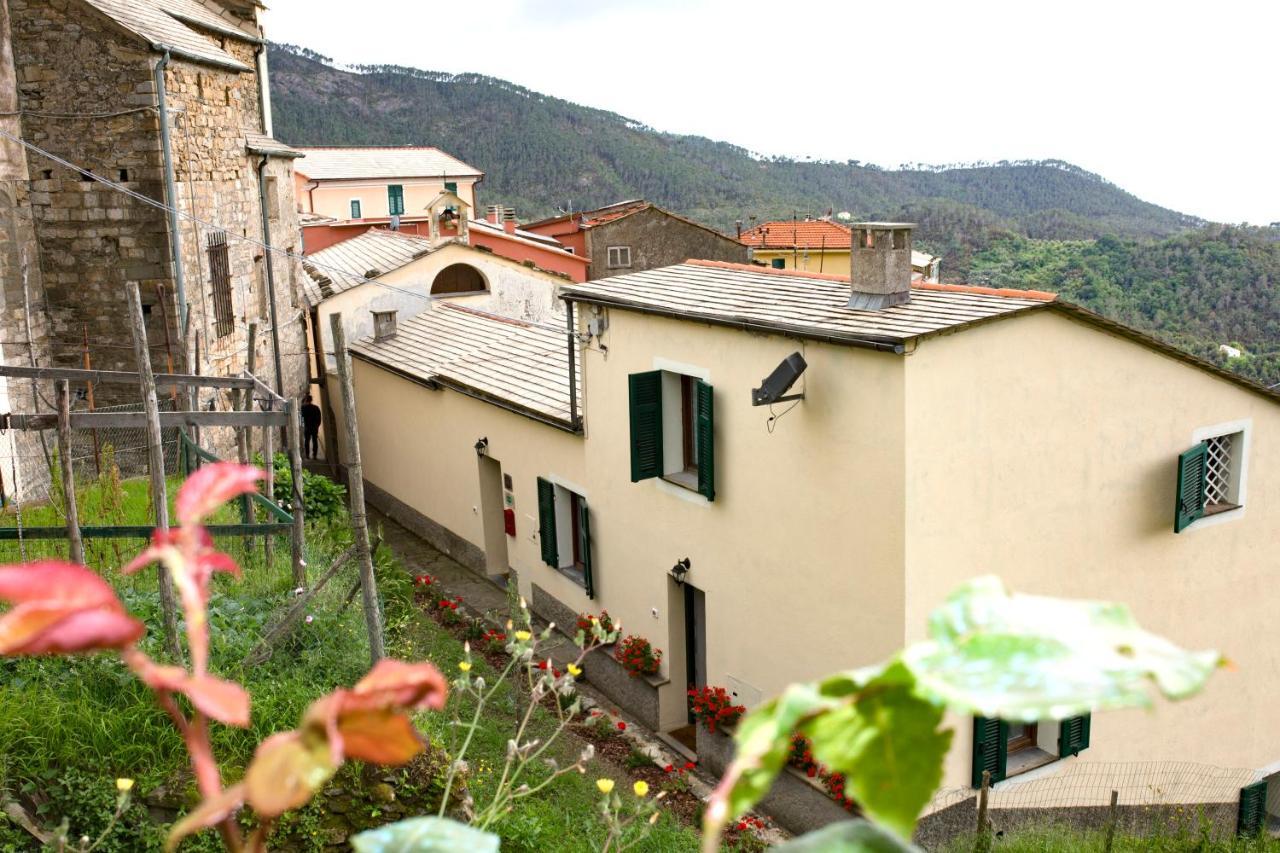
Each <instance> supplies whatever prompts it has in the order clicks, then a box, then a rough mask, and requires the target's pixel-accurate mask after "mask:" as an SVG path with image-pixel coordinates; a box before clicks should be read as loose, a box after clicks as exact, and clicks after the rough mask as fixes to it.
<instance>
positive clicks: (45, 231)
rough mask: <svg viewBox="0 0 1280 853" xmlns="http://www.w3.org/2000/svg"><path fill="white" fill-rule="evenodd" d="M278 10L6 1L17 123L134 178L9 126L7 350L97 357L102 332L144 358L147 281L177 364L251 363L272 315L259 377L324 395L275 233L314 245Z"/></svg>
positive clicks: (17, 391)
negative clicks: (268, 19)
mask: <svg viewBox="0 0 1280 853" xmlns="http://www.w3.org/2000/svg"><path fill="white" fill-rule="evenodd" d="M260 10H261V5H260V3H258V2H257V0H0V130H3V131H4V132H5V133H8V134H10V135H12V136H20V137H21V138H22V139H23V140H24V141H25V142H27V143H29V144H30V145H33V146H38V147H39V148H41V149H44V150H45V151H48V152H50V153H52V154H54V155H57V156H58V157H60V158H62V159H64V160H65V161H67V163H70V164H74V165H75V166H78V167H80V168H82V169H85V170H88V171H90V172H92V174H93V175H95V176H100V177H102V178H105V179H107V180H109V181H111V182H113V183H114V184H117V185H118V186H116V187H112V186H108V185H106V184H104V183H101V182H99V181H97V180H95V179H94V178H92V177H90V176H88V175H85V174H83V173H81V172H78V171H76V170H75V169H72V168H69V167H68V166H66V165H63V164H60V163H58V162H56V161H54V160H52V159H50V158H48V157H46V156H44V155H43V154H41V153H39V152H37V151H34V150H32V149H30V148H24V147H22V146H20V145H18V144H16V143H14V142H13V141H12V140H11V139H8V138H5V137H0V272H2V273H3V294H2V298H3V306H2V308H0V324H2V328H0V341H3V356H4V359H5V363H7V364H30V363H35V364H39V365H41V366H45V365H56V366H74V367H80V366H82V365H83V362H84V354H85V350H86V341H87V351H88V354H89V359H90V361H91V363H92V366H93V367H94V368H98V369H108V370H134V369H136V362H135V359H134V353H133V347H132V338H131V335H130V332H129V324H128V321H127V317H128V313H127V306H126V304H125V301H124V298H125V294H126V285H127V284H128V283H130V282H136V283H137V284H138V286H139V289H140V291H141V293H142V299H143V303H144V313H145V314H146V317H147V324H148V329H147V332H148V336H149V341H150V344H151V360H152V363H153V366H154V367H155V368H156V370H157V371H164V370H168V369H169V368H170V365H172V369H173V370H175V371H180V372H197V371H198V372H200V373H203V374H212V375H234V374H237V373H239V372H240V371H241V370H243V369H244V367H245V364H246V356H247V350H248V344H247V326H248V323H249V322H251V321H255V320H256V321H257V322H258V329H259V335H258V338H257V342H256V346H257V364H258V368H257V372H258V373H259V375H260V376H261V377H262V378H263V379H264V381H267V382H268V383H269V384H273V385H274V384H276V383H277V382H278V383H279V384H280V385H281V389H280V390H281V391H282V392H283V393H284V394H287V395H294V394H298V393H300V392H301V391H302V390H303V389H304V388H305V386H306V381H307V377H306V370H307V361H306V355H305V351H306V347H305V343H304V341H305V338H304V319H303V311H302V301H301V289H300V284H301V274H302V273H301V266H300V263H299V262H298V261H296V260H294V259H292V258H288V257H285V256H283V255H280V254H278V253H268V252H266V251H265V250H264V248H263V247H262V245H261V244H263V243H266V244H268V245H270V246H272V247H275V248H279V249H283V250H295V251H296V250H300V248H301V245H300V236H299V235H300V231H299V225H298V217H297V213H296V203H295V200H294V179H293V160H294V158H296V157H298V156H300V155H299V153H298V152H294V151H291V150H290V149H288V148H287V147H285V146H284V145H281V144H280V143H278V142H276V141H275V140H273V139H272V138H271V108H270V99H269V91H268V86H267V67H266V51H265V48H266V42H265V40H264V38H263V33H262V29H261V26H260V25H259V22H258V13H259V11H260ZM162 106H163V107H164V109H163V110H162ZM169 172H171V177H169V179H166V178H167V173H169ZM126 190H127V191H128V192H126ZM129 192H132V193H136V194H138V195H139V196H142V197H145V198H146V199H150V200H154V201H157V202H167V203H169V204H170V205H171V206H175V207H176V208H177V209H178V210H179V211H180V212H181V213H180V214H176V215H171V214H169V213H167V212H166V211H165V210H164V209H162V208H158V207H155V206H152V205H149V204H147V203H146V202H144V201H143V200H141V199H139V198H137V197H132V196H130V194H129ZM196 220H199V221H196ZM264 233H265V239H264ZM175 257H176V258H177V262H176V263H175V262H174V259H175ZM272 285H274V291H275V304H274V308H275V311H274V319H275V322H276V323H278V326H277V327H276V328H274V329H273V328H272V325H271V323H272V319H273V311H272V304H271V301H270V298H269V294H270V291H271V290H272ZM184 316H185V324H184V323H182V321H181V320H180V318H181V317H184ZM274 337H278V341H279V351H280V374H281V375H280V376H279V377H277V376H276V375H275V373H276V371H275V359H274V358H273V338H274ZM31 384H32V383H30V382H26V381H25V380H24V381H23V382H17V381H14V382H12V383H10V385H11V387H9V388H6V389H3V391H2V392H0V401H2V400H3V397H4V396H6V395H7V396H9V397H10V399H9V400H8V401H7V403H8V410H10V411H31V410H32V408H33V407H35V406H36V405H37V404H36V403H35V402H34V401H33V399H32V391H33V389H32V388H31V387H30V386H31ZM95 393H96V401H97V404H98V405H109V404H113V403H127V402H135V401H136V400H137V393H136V392H134V391H133V390H132V389H129V388H127V387H121V386H114V387H112V386H100V387H99V388H98V389H95ZM213 393H214V392H212V391H209V390H206V391H204V392H203V397H202V399H201V400H200V404H201V405H202V406H205V407H207V406H208V405H209V404H210V403H211V402H214V401H213V400H212V394H213ZM42 396H43V397H44V398H45V400H46V401H48V400H51V399H52V394H51V393H50V392H49V390H48V389H45V390H44V391H43V395H42ZM218 402H219V404H220V405H225V403H226V402H227V401H226V400H221V401H218ZM40 405H41V407H42V408H46V407H45V406H44V404H40ZM209 432H217V431H213V430H210V431H209ZM229 439H230V436H216V435H215V436H212V440H213V442H214V444H215V445H224V444H225V443H226V442H228V441H229ZM9 452H10V451H9V450H8V449H7V448H3V447H0V455H4V454H6V453H9ZM20 453H21V451H20ZM21 455H23V456H24V458H29V457H30V454H25V453H23V454H21Z"/></svg>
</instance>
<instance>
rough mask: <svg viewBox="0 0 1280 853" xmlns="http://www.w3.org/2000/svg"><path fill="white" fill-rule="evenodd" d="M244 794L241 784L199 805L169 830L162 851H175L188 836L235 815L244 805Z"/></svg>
mask: <svg viewBox="0 0 1280 853" xmlns="http://www.w3.org/2000/svg"><path fill="white" fill-rule="evenodd" d="M244 792H245V786H244V784H243V783H242V784H239V785H232V786H231V787H230V788H227V789H226V790H225V791H223V792H222V793H221V794H219V795H218V796H216V797H214V798H212V799H208V800H205V801H204V802H202V803H200V805H198V806H196V808H195V810H194V811H192V812H191V813H189V814H188V815H187V816H186V817H184V818H183V819H182V820H180V821H178V822H177V823H175V824H174V825H173V828H172V829H170V830H169V838H168V840H166V841H165V844H164V849H165V850H168V851H172V850H177V849H178V842H180V841H182V839H184V838H186V837H187V836H188V835H191V834H192V833H194V832H199V831H200V830H202V829H208V828H209V827H211V826H216V825H217V824H219V823H222V821H223V820H225V819H226V818H227V817H229V816H230V815H233V814H235V813H236V812H237V811H238V810H239V809H240V807H241V806H243V805H244Z"/></svg>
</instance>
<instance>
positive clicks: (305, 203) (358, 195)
mask: <svg viewBox="0 0 1280 853" xmlns="http://www.w3.org/2000/svg"><path fill="white" fill-rule="evenodd" d="M298 171H299V173H301V174H302V175H303V177H304V178H305V176H306V171H307V161H306V159H305V158H304V159H302V160H300V161H299V163H298ZM312 183H315V182H311V181H305V180H304V181H303V182H301V186H300V190H301V191H300V192H299V196H298V197H299V204H300V205H301V207H300V209H301V210H303V211H306V212H308V213H316V214H319V215H320V216H330V217H333V218H334V219H350V218H351V201H352V199H359V200H360V216H361V218H362V219H370V218H374V219H376V218H385V217H387V216H390V215H391V211H390V209H389V208H388V207H387V187H388V186H391V185H393V184H399V185H400V186H402V187H404V215H405V216H425V215H426V209H427V205H428V204H429V203H430V202H431V200H432V199H433V198H435V197H436V196H438V195H439V194H440V193H442V192H444V184H445V182H444V180H443V179H441V180H415V179H412V178H404V179H401V178H394V179H391V178H389V179H387V180H377V181H355V180H352V181H321V182H319V183H318V186H316V187H315V188H314V189H310V190H307V189H306V187H310V186H311V184H312ZM456 183H457V184H458V197H459V198H461V199H462V200H463V201H465V202H466V203H467V204H469V205H471V212H472V214H473V215H474V214H475V209H476V194H475V179H474V178H458V179H456Z"/></svg>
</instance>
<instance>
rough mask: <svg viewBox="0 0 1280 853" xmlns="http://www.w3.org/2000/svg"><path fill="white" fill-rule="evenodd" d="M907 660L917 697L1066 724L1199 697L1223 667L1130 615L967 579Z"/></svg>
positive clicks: (987, 713) (1218, 659) (1212, 655)
mask: <svg viewBox="0 0 1280 853" xmlns="http://www.w3.org/2000/svg"><path fill="white" fill-rule="evenodd" d="M929 637H930V639H929V640H928V641H926V642H922V643H917V644H915V645H912V646H910V647H908V648H907V649H906V651H904V652H903V654H902V660H903V662H904V663H905V664H906V666H907V668H908V669H910V670H911V672H913V673H914V674H915V676H916V679H917V680H918V682H919V685H920V689H921V690H922V691H924V692H925V693H926V694H927V695H930V696H932V697H933V698H935V699H937V700H938V701H941V702H944V703H946V704H947V705H948V706H950V707H951V708H952V709H953V710H956V711H960V712H962V713H969V714H977V715H980V716H984V717H999V718H1001V719H1004V720H1027V721H1034V720H1043V719H1059V720H1060V719H1063V718H1066V717H1071V716H1075V715H1077V714H1082V713H1087V712H1089V711H1093V710H1100V709H1106V708H1123V707H1132V706H1146V705H1150V704H1151V701H1152V689H1151V688H1152V686H1153V685H1154V687H1155V689H1156V690H1158V691H1159V692H1160V693H1162V694H1164V695H1165V696H1166V697H1168V698H1170V699H1182V698H1185V697H1187V696H1191V695H1193V694H1195V693H1196V692H1198V691H1199V690H1200V689H1201V688H1202V687H1203V686H1204V684H1205V682H1206V681H1207V680H1208V678H1209V676H1210V675H1211V674H1212V673H1213V671H1214V670H1215V669H1216V668H1217V667H1219V666H1221V665H1222V663H1223V659H1222V656H1221V655H1220V654H1218V653H1217V652H1214V651H1204V652H1188V651H1185V650H1183V649H1181V648H1179V647H1178V646H1176V645H1174V644H1173V643H1171V642H1169V641H1168V640H1166V639H1164V638H1163V637H1158V636H1156V635H1155V634H1151V633H1149V632H1147V631H1144V630H1142V629H1141V628H1140V627H1138V623H1137V621H1136V620H1135V619H1134V617H1133V613H1132V612H1130V610H1129V608H1128V607H1126V606H1124V605H1122V604H1111V603H1107V602H1098V601H1070V600H1064V599H1057V598H1045V597H1041V596H1035V595H1023V594H1017V593H1015V594H1010V593H1009V592H1008V591H1007V590H1006V589H1005V587H1004V585H1003V584H1002V583H1001V582H1000V580H999V579H998V578H995V577H983V578H977V579H975V580H972V581H970V582H969V583H967V584H965V585H964V586H962V587H961V588H960V589H958V590H957V591H956V592H954V593H952V594H951V596H949V597H948V598H947V600H946V602H945V603H944V604H943V605H942V606H941V607H939V608H938V609H937V610H936V611H934V613H933V615H932V616H931V617H930V620H929Z"/></svg>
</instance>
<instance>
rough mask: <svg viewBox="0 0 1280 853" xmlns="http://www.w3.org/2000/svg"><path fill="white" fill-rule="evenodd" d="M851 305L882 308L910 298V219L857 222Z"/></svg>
mask: <svg viewBox="0 0 1280 853" xmlns="http://www.w3.org/2000/svg"><path fill="white" fill-rule="evenodd" d="M851 227H852V229H853V246H852V250H851V252H850V270H849V277H850V285H851V292H850V294H849V307H850V308H857V309H859V310H862V311H880V310H882V309H885V308H892V307H893V306H894V305H901V304H903V303H904V302H907V301H908V300H909V299H911V229H913V228H915V227H916V226H915V225H914V224H913V223H910V222H855V223H854V224H853V225H852V226H851Z"/></svg>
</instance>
